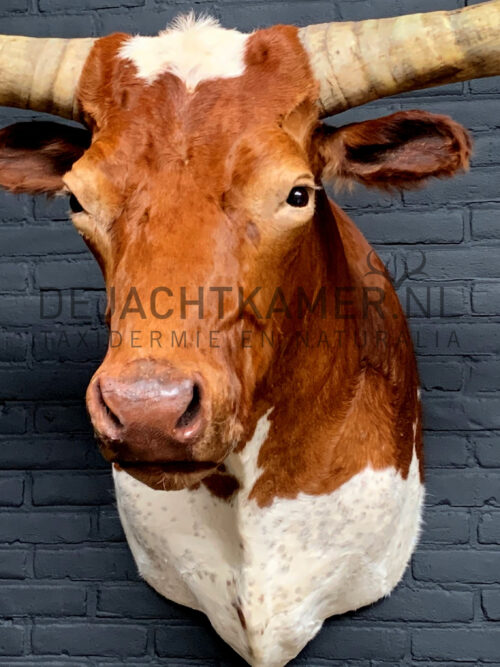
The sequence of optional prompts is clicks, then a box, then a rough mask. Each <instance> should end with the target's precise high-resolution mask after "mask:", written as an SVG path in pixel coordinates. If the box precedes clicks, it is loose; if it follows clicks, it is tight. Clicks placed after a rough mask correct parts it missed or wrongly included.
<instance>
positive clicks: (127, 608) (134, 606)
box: [97, 583, 199, 621]
mask: <svg viewBox="0 0 500 667" xmlns="http://www.w3.org/2000/svg"><path fill="white" fill-rule="evenodd" d="M97 613H98V615H100V616H123V615H124V614H125V615H126V616H127V617H128V618H160V619H162V620H164V621H168V620H172V619H176V620H179V621H185V620H186V617H188V616H189V612H188V611H187V610H186V609H183V608H182V607H180V606H179V605H176V604H175V603H174V602H171V601H169V600H166V599H165V598H163V597H162V596H160V595H158V593H156V592H155V591H154V590H153V589H151V588H149V586H148V585H147V584H146V583H140V584H135V583H129V584H126V585H123V584H109V585H104V586H101V587H100V588H99V591H98V595H97ZM192 616H193V618H197V617H198V616H199V614H198V613H197V612H193V614H192Z"/></svg>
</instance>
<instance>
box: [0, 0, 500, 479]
mask: <svg viewBox="0 0 500 667" xmlns="http://www.w3.org/2000/svg"><path fill="white" fill-rule="evenodd" d="M499 32H500V3H499V2H498V1H495V2H492V3H486V4H484V5H479V6H474V7H469V8H465V9H463V10H460V11H456V12H435V13H430V14H425V15H414V16H405V17H400V18H395V19H384V20H378V21H364V22H361V23H331V24H323V25H313V26H309V27H306V28H302V29H297V28H294V27H291V26H275V27H272V28H269V29H264V30H258V31H256V32H254V33H252V34H248V35H247V34H242V33H240V32H238V31H236V30H225V29H223V28H221V27H220V26H219V25H218V24H217V23H216V22H214V21H213V20H211V19H202V20H199V21H195V20H194V19H192V18H186V19H180V20H178V21H177V22H176V23H174V25H172V26H171V27H170V28H168V29H167V30H166V31H164V32H162V33H160V34H159V35H158V36H156V37H131V36H130V35H125V34H114V35H111V36H109V37H104V38H102V39H97V40H94V39H72V40H63V39H32V38H26V37H1V38H0V103H1V104H3V105H10V106H17V107H26V108H30V109H34V110H38V111H46V112H51V113H54V114H57V115H60V116H62V117H66V118H70V119H74V120H79V121H81V123H82V124H83V125H84V126H85V129H82V128H76V127H72V126H66V125H59V124H55V123H49V122H40V123H33V124H17V125H13V126H11V127H8V128H6V129H4V130H3V131H2V132H1V133H0V185H2V186H3V187H5V188H7V189H9V190H11V191H13V192H28V193H47V194H49V195H54V194H58V193H64V192H68V193H70V194H71V206H72V210H73V214H72V218H73V222H74V224H75V226H76V227H77V229H78V230H79V231H80V232H81V234H82V235H83V236H84V238H85V240H86V242H87V243H88V245H89V247H90V248H91V250H92V252H93V253H94V255H95V256H96V258H97V260H98V262H99V264H100V266H101V268H102V271H103V274H104V277H105V281H106V287H107V291H108V298H109V309H108V319H109V325H110V327H111V330H112V332H113V334H112V341H111V343H112V344H111V345H110V347H109V350H108V352H107V354H106V357H105V359H104V361H103V362H102V364H101V366H100V367H99V369H98V370H97V372H96V374H95V376H94V378H93V379H92V381H91V383H90V386H89V389H88V393H87V405H88V409H89V412H90V416H91V418H92V422H93V424H94V427H95V431H96V433H97V435H98V437H99V439H100V441H101V444H102V451H103V453H104V455H105V456H106V458H108V459H109V460H110V461H114V462H116V463H118V464H119V465H121V466H122V467H124V468H126V469H127V470H128V471H129V472H130V474H132V475H134V476H136V477H137V478H138V479H140V480H142V481H144V482H146V483H147V484H149V485H151V486H152V487H154V488H165V489H175V488H181V487H184V486H191V485H193V484H195V483H197V482H198V481H199V480H200V479H202V478H203V477H204V476H206V475H207V474H209V473H210V472H213V470H214V468H215V467H217V466H218V465H219V464H220V463H221V462H222V461H223V460H224V459H225V457H226V456H227V455H228V453H229V452H230V451H232V450H233V449H234V448H235V447H237V445H238V444H239V442H240V441H241V439H242V438H243V436H244V434H245V433H247V432H248V428H249V420H250V421H251V419H250V417H251V415H252V412H253V411H254V407H255V405H256V402H257V399H259V397H261V396H262V395H263V387H269V386H270V385H272V383H273V378H275V375H273V368H274V366H275V365H276V363H277V361H278V360H279V359H280V355H281V351H279V350H280V347H279V345H278V346H277V347H273V346H271V345H269V346H267V347H266V346H251V345H245V344H244V341H245V336H246V335H247V333H249V332H253V331H259V332H263V333H265V334H266V335H268V336H269V337H270V338H271V337H272V336H273V335H274V334H277V336H278V338H279V337H280V336H281V337H283V336H284V334H286V332H287V331H291V330H292V329H294V328H295V329H296V328H297V327H299V326H300V325H301V323H303V322H301V319H300V316H299V314H298V313H297V312H296V311H294V312H292V313H291V312H289V310H290V309H289V308H288V306H287V305H286V304H290V303H292V302H293V299H294V294H295V293H296V289H297V288H298V287H302V288H305V289H306V291H307V289H309V290H310V291H309V297H310V298H312V297H313V296H314V291H315V289H316V288H317V285H318V284H319V282H320V281H321V280H322V279H323V278H324V277H325V275H327V276H329V279H331V280H333V281H334V282H335V280H337V281H338V280H346V278H347V277H346V276H345V275H342V271H343V270H345V265H343V264H342V261H341V256H340V254H338V257H337V256H336V257H332V256H330V257H327V256H325V250H324V248H323V249H322V248H321V241H322V239H324V237H325V234H326V236H328V234H329V233H330V232H328V231H325V228H326V227H328V226H331V227H332V228H334V227H335V220H334V219H333V216H332V213H331V210H330V208H329V206H328V204H327V202H326V198H325V195H324V191H323V189H322V180H323V179H327V180H333V181H342V182H345V181H358V182H361V183H363V184H365V185H367V186H376V187H380V188H386V189H387V188H403V187H413V186H416V185H419V184H421V183H422V182H424V181H425V180H426V179H428V178H430V177H442V176H451V175H452V174H453V173H455V172H456V171H457V170H459V169H462V168H464V167H466V166H467V163H468V156H469V151H470V143H469V140H468V137H467V134H466V132H465V131H464V130H463V128H462V127H460V126H459V125H458V124H456V123H454V122H453V121H452V120H451V119H449V118H447V117H444V116H436V115H432V114H430V113H426V112H421V111H409V112H401V113H396V114H393V115H391V116H388V117H385V118H380V119H376V120H371V121H368V122H364V123H357V124H352V125H348V126H345V127H341V128H333V127H330V126H326V125H323V124H322V123H321V118H324V117H326V116H329V115H332V114H334V113H338V112H340V111H343V110H345V109H348V108H350V107H353V106H356V105H359V104H363V103H365V102H368V101H370V100H373V99H376V98H380V97H383V96H386V95H392V94H395V93H400V92H403V91H408V90H414V89H417V88H423V87H426V86H433V85H439V84H444V83H448V82H451V81H462V80H466V79H471V78H474V77H481V76H489V75H494V74H498V73H500V45H499V43H498V34H499ZM332 233H333V232H332ZM337 241H338V242H339V243H340V241H339V239H337ZM326 246H328V244H326ZM326 246H325V247H326ZM331 247H332V248H334V247H335V239H333V244H332V246H331ZM333 252H337V253H338V252H339V251H338V249H337V250H335V249H334V250H333ZM332 276H333V277H332ZM276 286H280V289H279V290H278V291H277V290H276ZM257 288H259V289H257ZM256 290H257V291H256ZM311 317H312V315H311V316H310V318H309V319H311ZM165 330H167V331H168V334H167V335H165ZM171 332H177V335H178V338H179V339H180V340H179V344H177V345H175V344H172V338H173V334H172V336H170V333H171ZM214 332H217V334H215V333H214ZM200 334H202V335H203V336H204V340H205V343H206V340H207V337H210V346H208V347H207V345H206V344H205V345H200V344H198V343H199V338H198V340H197V336H199V335H200ZM113 335H114V336H115V342H116V340H117V339H118V341H119V342H120V344H113ZM186 335H187V337H185V338H183V336H186ZM242 341H243V344H242ZM297 390H300V388H298V389H297Z"/></svg>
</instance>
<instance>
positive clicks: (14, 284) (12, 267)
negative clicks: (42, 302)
mask: <svg viewBox="0 0 500 667" xmlns="http://www.w3.org/2000/svg"><path fill="white" fill-rule="evenodd" d="M27 286H28V265H27V264H17V263H16V264H14V263H11V262H0V290H2V292H18V291H22V290H25V289H26V287H27Z"/></svg>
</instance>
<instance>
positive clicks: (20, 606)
mask: <svg viewBox="0 0 500 667" xmlns="http://www.w3.org/2000/svg"><path fill="white" fill-rule="evenodd" d="M86 604H87V595H86V591H85V590H84V589H82V588H76V587H75V586H67V585H62V584H60V583H58V584H57V585H52V586H48V585H39V584H34V583H33V582H30V583H28V584H22V585H20V584H16V585H12V584H9V585H5V584H3V585H2V595H1V596H0V614H1V615H2V616H7V617H10V616H31V615H38V616H83V615H84V614H85V611H86Z"/></svg>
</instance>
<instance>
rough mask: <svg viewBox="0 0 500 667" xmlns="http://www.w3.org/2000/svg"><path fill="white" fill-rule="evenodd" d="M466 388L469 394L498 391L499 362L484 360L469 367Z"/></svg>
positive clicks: (499, 384)
mask: <svg viewBox="0 0 500 667" xmlns="http://www.w3.org/2000/svg"><path fill="white" fill-rule="evenodd" d="M469 370H470V374H469V377H468V380H467V388H468V390H469V392H471V393H477V392H480V391H498V390H500V360H498V361H497V360H495V359H484V360H478V361H475V362H474V363H473V364H471V365H470V369H469Z"/></svg>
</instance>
